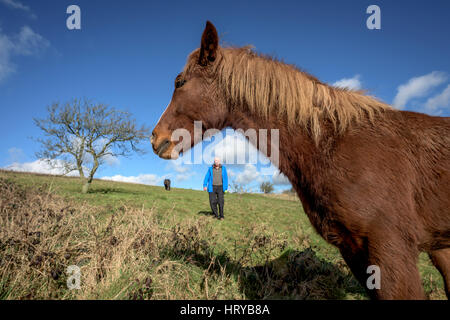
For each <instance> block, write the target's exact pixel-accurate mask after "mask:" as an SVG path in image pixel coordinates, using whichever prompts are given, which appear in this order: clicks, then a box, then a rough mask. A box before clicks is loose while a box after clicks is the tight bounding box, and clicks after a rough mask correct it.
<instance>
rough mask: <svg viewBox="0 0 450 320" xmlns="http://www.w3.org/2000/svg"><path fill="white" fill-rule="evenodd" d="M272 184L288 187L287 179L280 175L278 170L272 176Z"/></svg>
mask: <svg viewBox="0 0 450 320" xmlns="http://www.w3.org/2000/svg"><path fill="white" fill-rule="evenodd" d="M272 182H273V184H274V185H290V184H291V183H290V182H289V179H288V178H287V177H286V176H285V175H284V174H282V173H281V172H280V171H279V170H276V171H275V172H274V173H273V175H272Z"/></svg>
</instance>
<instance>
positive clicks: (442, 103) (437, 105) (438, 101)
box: [425, 84, 450, 115]
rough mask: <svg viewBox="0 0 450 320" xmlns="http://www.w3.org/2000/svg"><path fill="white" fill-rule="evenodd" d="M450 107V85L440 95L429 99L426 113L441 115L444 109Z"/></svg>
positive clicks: (426, 103) (426, 104)
mask: <svg viewBox="0 0 450 320" xmlns="http://www.w3.org/2000/svg"><path fill="white" fill-rule="evenodd" d="M448 107H450V84H449V85H448V86H447V87H446V88H445V89H444V90H443V91H442V92H441V93H439V94H437V95H435V96H434V97H431V98H429V99H428V100H427V101H426V102H425V111H426V112H428V113H431V114H435V115H439V114H441V113H442V111H443V109H444V108H448Z"/></svg>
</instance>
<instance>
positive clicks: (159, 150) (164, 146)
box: [156, 139, 170, 155]
mask: <svg viewBox="0 0 450 320" xmlns="http://www.w3.org/2000/svg"><path fill="white" fill-rule="evenodd" d="M169 146H170V141H169V139H164V140H163V142H161V143H160V144H159V146H158V147H157V148H156V153H157V154H158V155H160V154H162V153H164V152H165V151H166V150H167V148H169Z"/></svg>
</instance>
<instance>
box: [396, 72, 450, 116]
mask: <svg viewBox="0 0 450 320" xmlns="http://www.w3.org/2000/svg"><path fill="white" fill-rule="evenodd" d="M446 80H447V75H446V74H445V73H443V72H439V71H433V72H431V73H429V74H426V75H423V76H420V77H414V78H411V79H409V81H408V82H407V83H405V84H402V85H400V86H399V87H398V88H397V95H396V96H395V98H394V102H393V106H394V107H396V108H397V109H400V110H401V109H404V108H405V106H406V104H407V103H408V101H410V100H411V99H414V98H420V97H424V96H426V95H427V94H428V93H429V92H430V90H431V89H432V88H435V87H437V86H439V85H440V84H442V83H444V82H445V81H446Z"/></svg>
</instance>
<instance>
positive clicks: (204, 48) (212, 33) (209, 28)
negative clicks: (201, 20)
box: [198, 21, 219, 66]
mask: <svg viewBox="0 0 450 320" xmlns="http://www.w3.org/2000/svg"><path fill="white" fill-rule="evenodd" d="M218 48H219V36H218V35H217V30H216V27H214V25H213V24H212V23H211V22H209V21H206V27H205V30H204V31H203V35H202V43H201V45H200V56H199V59H198V63H199V64H200V65H202V66H206V65H207V64H208V63H210V62H213V61H214V60H216V53H217V49H218Z"/></svg>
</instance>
